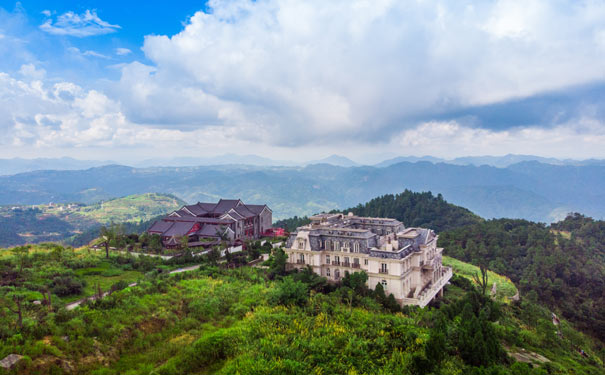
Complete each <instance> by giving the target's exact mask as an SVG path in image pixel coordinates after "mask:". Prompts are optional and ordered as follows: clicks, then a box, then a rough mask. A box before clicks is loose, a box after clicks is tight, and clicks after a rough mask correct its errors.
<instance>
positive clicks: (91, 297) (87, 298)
mask: <svg viewBox="0 0 605 375" xmlns="http://www.w3.org/2000/svg"><path fill="white" fill-rule="evenodd" d="M198 268H200V265H199V264H196V265H193V266H189V267H183V268H178V269H176V270H172V271H170V272H169V273H170V274H173V273H181V272H188V271H195V270H197V269H198ZM136 285H137V283H130V284H128V286H129V287H131V286H136ZM108 295H109V292H105V293H103V294H102V295H101V298H105V297H107V296H108ZM96 299H97V296H96V295H95V296H90V297H86V298H82V299H79V300H77V301H76V302H72V303H70V304H67V305H65V308H66V309H67V310H73V309H75V308H76V307H78V306H80V305H81V304H83V303H84V302H86V301H94V300H96Z"/></svg>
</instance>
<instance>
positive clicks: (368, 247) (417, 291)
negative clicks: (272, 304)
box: [285, 213, 452, 307]
mask: <svg viewBox="0 0 605 375" xmlns="http://www.w3.org/2000/svg"><path fill="white" fill-rule="evenodd" d="M437 237H438V236H437V235H436V234H435V232H433V231H432V230H430V229H424V228H405V227H404V225H403V224H402V223H401V222H399V221H397V220H395V219H387V218H369V217H359V216H354V215H353V214H352V213H349V215H346V216H345V215H343V214H340V213H338V214H320V215H315V216H312V217H311V224H309V225H306V226H302V227H299V228H298V229H297V230H296V231H295V232H292V233H291V234H290V237H289V238H288V242H287V245H286V249H285V251H286V254H287V255H288V263H289V266H290V267H296V268H303V267H307V266H310V267H311V268H312V269H313V271H314V272H315V273H317V274H319V275H321V276H324V277H326V278H327V279H328V280H330V281H333V282H335V281H339V280H340V279H341V278H342V277H344V275H345V272H346V271H348V272H358V271H365V272H366V273H367V274H368V287H370V288H374V287H375V286H376V284H378V283H381V284H382V285H383V287H384V289H385V293H386V294H387V295H389V294H391V293H392V294H393V296H394V297H395V299H396V300H397V301H398V302H399V303H401V304H402V305H419V306H422V307H424V306H426V305H427V304H428V303H429V302H430V301H431V300H432V299H433V298H435V296H436V295H437V294H440V295H442V294H443V287H444V286H445V284H446V283H447V282H448V281H449V279H450V278H451V277H452V269H451V268H449V267H443V265H442V263H441V252H442V250H443V249H442V248H438V247H437Z"/></svg>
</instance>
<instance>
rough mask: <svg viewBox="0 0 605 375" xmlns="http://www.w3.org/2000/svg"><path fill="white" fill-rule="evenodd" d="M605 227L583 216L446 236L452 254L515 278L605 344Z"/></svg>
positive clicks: (504, 222)
mask: <svg viewBox="0 0 605 375" xmlns="http://www.w3.org/2000/svg"><path fill="white" fill-rule="evenodd" d="M604 233H605V223H604V222H602V221H594V220H592V219H589V218H585V217H583V216H581V215H577V214H576V215H573V216H570V217H568V218H567V219H565V220H564V221H562V222H560V223H557V224H553V225H552V227H547V226H545V225H543V224H536V223H532V222H528V221H525V220H511V219H499V220H489V221H485V222H480V223H477V224H473V225H471V226H468V227H465V228H459V229H454V230H451V231H447V232H444V233H442V234H441V236H440V238H439V246H442V247H444V248H445V252H446V254H448V255H450V256H453V257H455V258H458V259H461V260H464V261H467V262H472V263H474V264H487V265H488V268H489V269H491V270H494V271H496V272H498V273H501V274H503V275H506V276H508V277H510V278H511V280H512V281H513V282H515V284H517V285H518V286H519V289H520V290H521V294H522V295H526V296H527V297H528V298H530V299H533V300H535V301H541V302H542V303H544V304H545V305H547V306H549V307H550V308H551V309H552V310H553V311H555V312H557V313H559V314H561V315H562V316H564V317H565V318H567V319H569V320H571V321H573V322H574V323H575V324H577V326H578V327H580V328H581V329H583V330H584V331H585V332H590V333H592V334H593V335H594V336H596V337H598V338H600V339H601V340H605V294H603V290H605V234H604Z"/></svg>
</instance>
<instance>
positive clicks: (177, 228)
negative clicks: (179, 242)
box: [163, 221, 195, 237]
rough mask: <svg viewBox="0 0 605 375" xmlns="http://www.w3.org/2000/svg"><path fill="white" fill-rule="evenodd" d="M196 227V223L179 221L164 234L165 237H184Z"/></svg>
mask: <svg viewBox="0 0 605 375" xmlns="http://www.w3.org/2000/svg"><path fill="white" fill-rule="evenodd" d="M194 225H195V222H184V221H177V222H175V223H174V225H173V226H171V227H170V228H169V229H168V230H167V231H166V232H164V233H163V236H168V237H172V236H184V235H186V234H187V232H189V231H190V230H191V228H192V227H193V226H194Z"/></svg>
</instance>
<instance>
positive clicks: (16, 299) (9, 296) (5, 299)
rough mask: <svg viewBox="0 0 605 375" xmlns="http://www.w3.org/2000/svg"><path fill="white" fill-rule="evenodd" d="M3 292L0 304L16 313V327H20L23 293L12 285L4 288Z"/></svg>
mask: <svg viewBox="0 0 605 375" xmlns="http://www.w3.org/2000/svg"><path fill="white" fill-rule="evenodd" d="M3 292H4V293H3V296H2V297H1V298H0V306H3V307H5V308H6V309H8V311H10V312H12V313H13V314H15V315H17V327H18V328H19V329H22V328H23V312H24V311H23V310H24V304H25V293H23V292H22V291H20V290H16V289H14V288H13V287H10V288H6V289H5V290H4V291H3Z"/></svg>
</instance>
